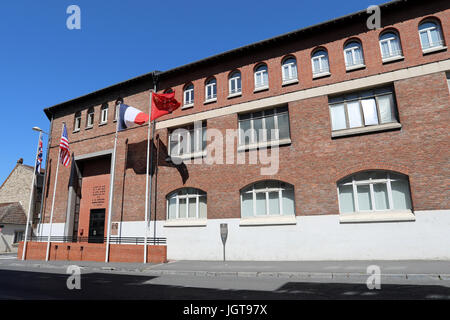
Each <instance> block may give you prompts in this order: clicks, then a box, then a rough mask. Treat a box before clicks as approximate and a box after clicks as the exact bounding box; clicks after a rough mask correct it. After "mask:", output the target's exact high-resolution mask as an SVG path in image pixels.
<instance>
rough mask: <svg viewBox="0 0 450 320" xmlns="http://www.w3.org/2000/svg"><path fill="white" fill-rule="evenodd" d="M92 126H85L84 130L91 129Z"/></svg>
mask: <svg viewBox="0 0 450 320" xmlns="http://www.w3.org/2000/svg"><path fill="white" fill-rule="evenodd" d="M92 128H94V126H89V127H86V128H84V130H89V129H92Z"/></svg>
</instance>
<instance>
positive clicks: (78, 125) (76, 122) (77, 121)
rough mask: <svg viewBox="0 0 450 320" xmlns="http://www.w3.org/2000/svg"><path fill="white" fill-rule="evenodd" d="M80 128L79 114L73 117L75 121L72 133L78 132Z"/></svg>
mask: <svg viewBox="0 0 450 320" xmlns="http://www.w3.org/2000/svg"><path fill="white" fill-rule="evenodd" d="M80 128H81V113H77V114H76V115H75V121H74V124H73V131H79V130H80Z"/></svg>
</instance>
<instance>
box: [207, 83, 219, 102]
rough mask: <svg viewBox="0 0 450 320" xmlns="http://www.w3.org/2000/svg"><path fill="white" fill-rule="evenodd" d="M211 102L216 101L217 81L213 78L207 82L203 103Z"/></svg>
mask: <svg viewBox="0 0 450 320" xmlns="http://www.w3.org/2000/svg"><path fill="white" fill-rule="evenodd" d="M214 89H216V93H214ZM210 93H211V94H210ZM213 101H217V80H216V79H215V78H212V79H210V80H208V81H207V82H206V85H205V102H213Z"/></svg>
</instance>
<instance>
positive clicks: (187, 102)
mask: <svg viewBox="0 0 450 320" xmlns="http://www.w3.org/2000/svg"><path fill="white" fill-rule="evenodd" d="M193 105H194V85H192V84H190V85H188V86H186V87H185V88H184V90H183V108H187V107H192V106H193Z"/></svg>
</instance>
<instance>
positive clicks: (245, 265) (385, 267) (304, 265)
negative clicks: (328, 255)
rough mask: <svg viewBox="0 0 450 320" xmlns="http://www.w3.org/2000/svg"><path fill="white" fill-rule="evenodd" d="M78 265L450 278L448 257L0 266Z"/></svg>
mask: <svg viewBox="0 0 450 320" xmlns="http://www.w3.org/2000/svg"><path fill="white" fill-rule="evenodd" d="M69 265H78V266H80V267H82V268H83V269H84V270H86V271H101V272H105V271H114V272H141V273H145V275H153V276H162V275H177V276H211V277H217V276H235V277H272V278H273V277H277V278H301V279H308V278H311V279H313V278H320V279H338V278H342V279H344V278H364V279H366V278H367V276H368V273H367V267H368V266H373V265H374V266H378V267H379V268H380V271H381V276H382V277H389V278H397V279H413V278H424V277H425V278H432V279H434V280H447V281H450V261H439V260H431V261H423V260H404V261H266V262H262V261H227V262H223V261H173V262H169V263H163V264H142V263H102V262H88V261H49V262H45V261H37V260H26V261H21V260H16V259H9V260H0V268H4V267H7V266H14V267H27V266H29V267H39V268H58V269H63V268H67V266H69Z"/></svg>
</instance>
